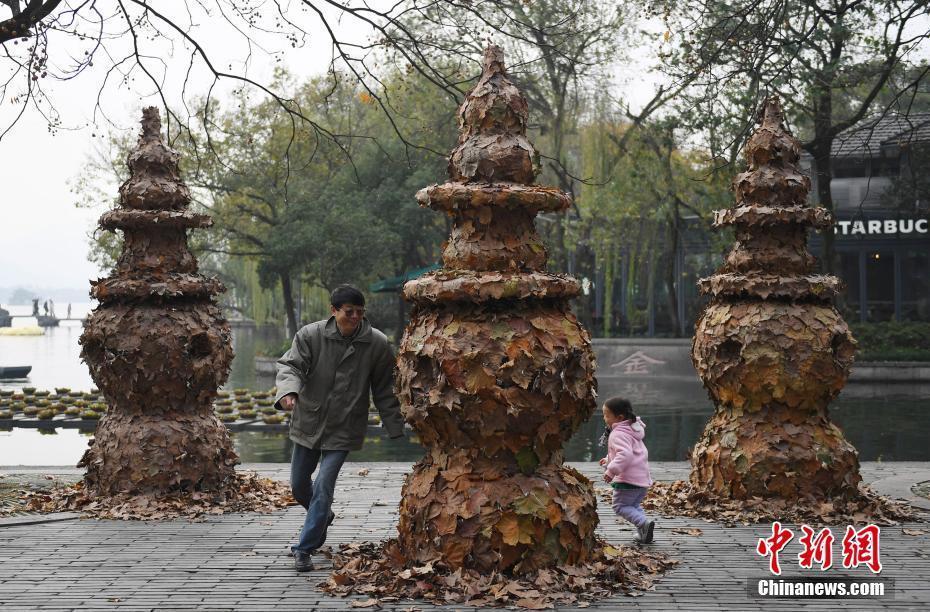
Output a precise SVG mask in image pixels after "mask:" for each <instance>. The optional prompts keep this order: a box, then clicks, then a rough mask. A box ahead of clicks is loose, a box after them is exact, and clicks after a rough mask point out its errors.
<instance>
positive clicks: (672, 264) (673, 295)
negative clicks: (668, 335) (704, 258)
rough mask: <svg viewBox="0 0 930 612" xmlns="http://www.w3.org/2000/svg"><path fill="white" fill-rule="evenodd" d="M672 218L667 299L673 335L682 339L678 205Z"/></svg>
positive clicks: (666, 267)
mask: <svg viewBox="0 0 930 612" xmlns="http://www.w3.org/2000/svg"><path fill="white" fill-rule="evenodd" d="M674 208H675V209H674V212H673V213H672V218H671V219H670V220H669V223H668V238H669V239H668V242H667V243H668V245H669V248H668V264H667V265H666V266H665V297H666V302H667V304H668V316H669V321H670V322H671V324H672V333H673V334H674V336H675V337H676V338H680V337H681V321H679V320H678V291H677V287H678V282H679V279H678V278H676V272H677V268H678V240H679V235H678V204H677V203H676V204H675V205H674Z"/></svg>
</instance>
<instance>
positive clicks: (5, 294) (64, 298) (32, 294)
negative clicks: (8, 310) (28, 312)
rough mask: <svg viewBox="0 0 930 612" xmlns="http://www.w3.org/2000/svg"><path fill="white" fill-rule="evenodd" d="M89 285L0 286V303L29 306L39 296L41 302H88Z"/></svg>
mask: <svg viewBox="0 0 930 612" xmlns="http://www.w3.org/2000/svg"><path fill="white" fill-rule="evenodd" d="M89 292H90V285H88V286H87V287H86V288H84V289H77V288H72V287H64V288H62V287H57V288H56V287H0V304H12V305H14V306H29V305H30V304H32V300H33V299H35V298H39V303H40V304H41V303H42V302H44V301H45V300H48V299H52V300H54V302H55V303H56V304H62V305H64V304H67V303H69V302H70V303H82V302H89V301H90V295H88V294H89Z"/></svg>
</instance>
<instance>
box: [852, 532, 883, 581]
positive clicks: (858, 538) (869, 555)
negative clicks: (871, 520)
mask: <svg viewBox="0 0 930 612" xmlns="http://www.w3.org/2000/svg"><path fill="white" fill-rule="evenodd" d="M880 535H881V530H879V528H878V525H866V526H865V527H863V528H862V529H860V530H859V531H856V529H855V528H854V527H853V526H852V525H849V526H848V527H846V535H844V536H843V567H845V568H847V569H850V568H854V567H859V566H860V565H865V566H866V567H868V568H869V569H870V570H872V573H873V574H877V573H879V572H880V571H882V561H881V559H880V558H879V550H878V538H879V536H880Z"/></svg>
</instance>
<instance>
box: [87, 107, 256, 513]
mask: <svg viewBox="0 0 930 612" xmlns="http://www.w3.org/2000/svg"><path fill="white" fill-rule="evenodd" d="M160 128H161V122H160V119H159V116H158V110H157V109H156V108H151V107H150V108H146V109H145V110H144V111H143V117H142V134H141V136H140V137H139V142H138V144H137V146H136V148H135V149H134V150H133V151H132V152H131V153H130V154H129V159H128V162H129V169H130V176H129V179H128V180H126V182H125V183H123V185H122V186H121V187H120V203H119V206H118V207H117V208H115V209H114V210H112V211H109V212H107V213H105V214H104V215H103V216H102V217H101V219H100V227H101V228H103V229H107V230H116V229H119V230H122V232H123V236H124V245H123V251H122V254H121V255H120V257H119V261H118V262H117V264H116V269H115V270H114V271H113V274H112V275H111V276H110V277H108V278H105V279H101V280H99V281H96V282H92V285H93V288H92V289H91V295H92V296H93V297H94V298H95V299H97V300H99V302H100V305H99V306H98V307H97V308H96V309H95V310H94V312H93V313H92V315H91V316H90V318H89V319H88V321H87V324H86V326H85V329H84V333H83V334H82V336H81V340H80V342H81V345H82V347H83V349H82V352H81V357H82V358H83V359H84V361H86V362H87V365H88V366H89V368H90V373H91V377H92V378H93V379H94V382H95V383H96V384H97V386H98V387H100V390H101V391H102V392H103V394H104V396H105V397H106V400H107V403H108V404H109V405H110V406H111V410H110V411H109V412H108V414H107V415H106V416H105V417H104V418H103V419H102V420H101V421H100V423H99V424H98V426H97V431H96V435H95V438H94V440H93V442H92V445H91V446H90V448H89V449H88V450H87V452H86V453H85V455H84V457H83V458H82V459H81V464H80V465H84V466H86V467H87V474H86V476H85V479H84V485H85V487H86V491H87V493H88V494H89V495H91V496H95V497H107V496H114V495H123V496H127V495H128V496H133V495H144V496H152V497H154V498H159V497H163V496H165V495H170V494H173V493H179V492H207V493H214V494H217V495H219V496H220V497H222V496H224V495H225V493H226V492H227V490H228V489H229V488H231V487H232V485H233V481H234V476H235V467H234V466H235V464H236V463H238V457H237V456H236V453H235V451H234V450H233V445H232V441H231V440H230V437H229V434H228V432H227V430H226V427H225V426H224V425H223V424H222V423H221V422H220V421H219V420H218V419H217V418H216V416H215V415H214V413H213V410H212V402H213V399H214V397H215V396H216V392H217V388H218V387H219V386H220V385H221V384H222V383H223V382H224V381H225V380H226V377H227V375H228V373H229V366H230V362H231V361H232V357H233V352H232V347H231V342H230V332H229V324H228V323H227V322H226V320H225V318H224V317H223V315H222V313H221V312H220V309H219V308H218V307H217V305H216V304H215V303H214V296H216V295H217V294H218V293H220V292H222V291H224V290H225V289H224V287H223V285H222V284H221V283H220V282H219V281H218V280H216V279H213V278H205V277H204V276H202V275H200V274H198V272H197V260H196V259H195V258H194V256H193V254H192V253H191V252H190V250H189V248H188V246H187V230H188V229H189V228H199V227H207V226H209V225H210V223H211V220H210V217H209V216H207V215H201V214H196V213H193V212H191V211H190V210H188V206H189V204H190V199H191V197H190V191H189V190H188V188H187V186H186V185H185V184H184V183H183V182H182V180H181V177H180V173H179V171H178V157H179V156H178V154H177V153H176V152H175V151H173V150H172V149H170V148H169V147H168V146H167V145H166V144H165V142H164V140H163V139H162V137H161V134H160Z"/></svg>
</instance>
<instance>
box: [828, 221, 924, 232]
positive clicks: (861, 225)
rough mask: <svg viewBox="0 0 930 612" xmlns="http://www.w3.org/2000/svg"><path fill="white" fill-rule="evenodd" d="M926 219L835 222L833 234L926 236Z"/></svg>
mask: <svg viewBox="0 0 930 612" xmlns="http://www.w3.org/2000/svg"><path fill="white" fill-rule="evenodd" d="M927 223H928V221H927V219H863V220H858V221H852V220H850V221H837V222H836V223H835V224H834V226H833V233H834V234H839V235H841V236H874V235H883V236H884V235H894V234H926V233H927V232H928V227H927Z"/></svg>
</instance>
